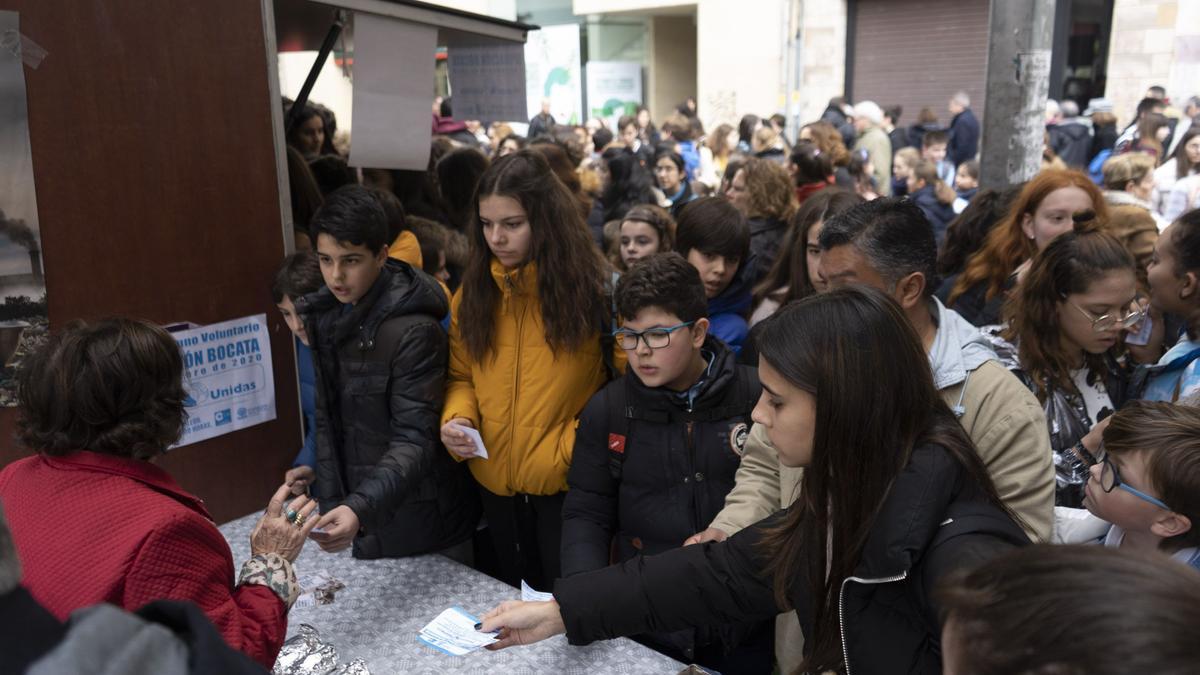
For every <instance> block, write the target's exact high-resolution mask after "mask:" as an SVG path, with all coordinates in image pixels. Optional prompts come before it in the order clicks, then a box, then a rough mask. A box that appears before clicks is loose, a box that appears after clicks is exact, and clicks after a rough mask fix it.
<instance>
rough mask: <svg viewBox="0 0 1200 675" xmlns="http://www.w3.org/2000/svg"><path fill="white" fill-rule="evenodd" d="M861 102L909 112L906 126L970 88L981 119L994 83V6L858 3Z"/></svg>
mask: <svg viewBox="0 0 1200 675" xmlns="http://www.w3.org/2000/svg"><path fill="white" fill-rule="evenodd" d="M851 2H852V3H853V9H852V13H853V18H852V21H853V26H852V27H851V30H852V31H853V36H854V38H853V39H854V42H853V52H852V54H851V55H850V58H851V59H852V64H853V65H852V68H853V70H852V72H853V80H852V81H851V87H852V91H851V92H848V93H849V94H850V96H851V100H853V101H864V100H871V101H875V102H876V103H878V104H879V105H881V106H885V107H886V106H888V105H896V104H899V105H901V106H903V107H904V112H903V114H902V116H901V118H900V126H903V127H907V126H909V125H911V124H913V123H914V122H916V120H917V113H918V112H919V111H920V110H921V108H923V107H926V106H928V107H930V108H932V109H933V111H934V112H935V113H936V114H937V116H938V120H939V121H940V122H941V123H942V124H943V125H947V124H949V123H950V112H949V111H948V110H946V104H947V102H948V101H949V100H950V97H951V96H952V95H953V94H954V93H955V92H956V91H958V90H960V89H962V90H964V91H966V92H967V94H969V95H970V96H971V108H972V109H973V110H974V111H975V114H976V115H977V116H979V117H980V118H981V119H982V118H983V113H984V100H983V99H984V91H985V84H986V78H987V47H988V0H851Z"/></svg>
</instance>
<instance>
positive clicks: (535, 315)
mask: <svg viewBox="0 0 1200 675" xmlns="http://www.w3.org/2000/svg"><path fill="white" fill-rule="evenodd" d="M475 208H476V211H475V214H474V222H473V223H472V225H471V227H470V228H469V232H468V237H469V239H470V243H471V252H470V257H469V259H468V262H467V266H466V269H465V270H464V271H463V279H462V286H461V287H460V288H459V290H458V292H457V293H456V294H455V296H454V299H453V300H452V302H451V305H450V312H451V320H450V374H449V378H448V381H447V388H446V403H445V406H444V408H443V412H442V424H443V426H442V431H441V436H442V441H443V443H444V444H445V445H446V448H447V449H448V450H449V451H450V453H451V454H452V455H454V456H455V457H456V458H458V459H460V460H466V461H467V462H468V465H469V467H470V469H471V473H472V475H474V477H475V479H476V481H478V482H479V485H480V487H481V493H482V495H483V507H484V513H485V514H486V515H487V521H488V526H489V529H490V531H491V538H492V541H493V543H494V544H495V545H496V548H497V553H498V557H499V563H500V568H501V569H500V572H501V574H502V576H503V579H504V580H505V581H508V582H509V583H512V584H514V585H516V584H517V583H519V582H520V581H521V580H522V579H524V580H526V581H528V582H529V583H530V584H531V585H533V586H534V587H535V588H542V589H548V588H549V584H550V583H551V582H553V580H554V579H555V578H557V577H558V574H559V564H558V560H559V541H560V528H561V516H560V513H561V510H562V502H563V496H564V494H565V493H564V491H565V490H566V487H567V468H568V466H569V464H570V459H571V448H572V447H573V445H574V441H575V424H576V417H577V416H578V415H579V412H580V411H581V410H583V407H584V405H586V404H587V401H588V399H589V398H591V396H592V394H593V393H595V392H596V390H597V389H599V388H600V386H601V385H603V384H604V382H605V380H606V376H607V368H606V359H605V357H604V355H603V349H604V346H605V345H607V346H608V347H611V346H612V345H611V343H609V341H607V340H604V339H602V337H601V331H602V330H605V332H607V325H606V324H607V320H608V315H609V301H608V300H607V299H606V292H605V287H604V284H605V281H606V280H607V279H608V278H609V273H608V271H607V264H606V263H605V261H604V259H603V258H602V257H601V255H600V251H599V250H598V249H597V248H596V246H595V245H594V244H593V243H592V239H591V237H590V236H589V233H588V229H587V227H586V226H585V225H584V223H583V218H582V217H581V216H580V213H579V207H578V204H577V202H576V201H575V198H574V197H573V196H572V195H571V193H570V191H569V190H568V189H567V188H566V186H564V185H563V184H562V181H560V180H558V179H557V178H556V177H555V175H554V172H553V171H552V170H551V168H550V166H549V164H547V163H546V160H545V159H544V158H543V157H542V156H541V155H540V154H538V153H537V152H535V151H532V150H522V151H520V152H517V153H515V154H512V155H509V156H506V157H502V158H500V159H498V160H496V161H495V162H494V163H493V164H492V165H491V166H490V167H488V169H487V171H485V172H484V174H483V177H482V178H481V179H480V181H479V188H478V192H477V195H476V207H475ZM613 358H614V359H616V358H621V359H623V355H620V354H617V355H615V356H614V357H613ZM463 427H469V428H473V429H476V430H478V431H479V433H480V435H481V436H482V439H483V444H484V446H485V447H486V450H487V456H486V458H485V457H482V456H481V455H480V454H478V451H479V450H480V449H479V448H477V447H476V446H475V444H474V443H473V442H472V441H471V439H470V437H469V436H468V434H467V432H466V431H464V430H463Z"/></svg>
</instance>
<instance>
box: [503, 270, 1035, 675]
mask: <svg viewBox="0 0 1200 675" xmlns="http://www.w3.org/2000/svg"><path fill="white" fill-rule="evenodd" d="M759 348H760V349H761V354H762V358H761V360H760V362H759V376H760V378H761V381H762V384H763V394H762V397H761V398H760V399H759V402H758V405H757V407H756V408H755V410H754V414H753V417H754V421H755V422H756V423H758V424H760V425H762V426H763V427H764V428H765V429H766V433H767V435H768V437H769V438H770V440H771V442H772V443H773V444H774V446H775V447H776V449H777V450H778V452H779V458H780V462H781V463H783V464H784V465H786V466H794V467H804V468H805V475H804V481H803V483H802V486H801V494H800V496H799V499H798V500H797V502H796V503H795V505H794V506H793V507H791V508H790V509H789V510H788V511H786V512H784V513H782V514H776V515H775V516H771V517H769V518H768V519H766V520H764V521H763V522H761V523H759V524H758V525H756V526H752V527H750V528H747V529H745V530H742V531H741V532H739V533H738V534H735V535H734V536H732V537H730V538H729V539H728V540H726V541H723V542H721V543H711V542H710V543H707V544H703V545H696V546H688V547H685V548H682V549H677V550H674V551H670V552H667V553H664V554H662V555H659V556H650V557H645V558H641V559H635V560H634V561H631V562H630V563H626V564H624V565H621V566H615V567H609V568H607V569H603V570H597V571H595V572H589V573H584V574H579V575H575V576H573V577H570V578H568V579H563V580H560V581H559V582H558V584H557V585H556V586H555V592H554V596H555V600H554V601H551V602H547V603H504V604H502V605H501V606H500V607H498V608H497V609H496V610H493V611H492V612H490V613H489V614H488V615H487V616H486V617H484V621H483V623H482V626H481V629H482V630H499V637H498V640H497V643H496V645H495V647H494V648H503V647H507V646H510V645H514V644H525V643H529V642H535V641H537V640H540V639H544V638H545V637H548V636H550V635H553V634H555V633H562V632H565V633H566V634H567V637H568V640H569V641H570V642H571V643H573V644H586V643H589V642H591V641H593V640H597V639H606V638H612V637H616V636H619V635H627V634H631V633H636V632H640V631H642V630H646V629H648V628H653V629H654V630H664V629H667V630H673V629H677V628H683V627H687V626H699V625H709V624H715V623H721V622H726V621H731V620H742V619H746V618H752V617H753V618H760V617H763V618H765V617H769V616H772V615H774V614H776V613H777V612H778V611H780V610H781V609H791V610H794V611H795V612H796V614H797V616H798V618H799V620H800V624H801V626H802V627H803V629H804V633H805V638H806V639H805V645H804V647H805V660H804V662H803V664H802V665H801V666H800V668H799V671H800V672H808V673H816V672H823V671H827V670H834V671H839V672H847V673H855V674H856V675H859V674H861V673H904V672H907V673H930V674H932V673H939V672H940V671H941V662H940V653H939V651H938V636H939V632H940V631H939V629H938V626H937V621H936V617H937V607H936V603H935V602H934V601H933V600H932V599H931V595H930V594H931V593H932V590H933V588H934V586H936V584H937V582H938V580H939V579H940V578H941V577H943V576H944V575H946V574H947V573H949V572H951V571H952V570H954V569H956V568H959V567H961V566H965V565H970V564H972V563H974V562H978V561H980V560H985V559H988V558H990V557H991V556H993V555H995V554H996V553H998V552H1000V551H1003V550H1007V549H1009V548H1011V547H1013V546H1016V545H1020V544H1023V543H1026V542H1027V541H1028V540H1027V539H1026V537H1025V535H1024V534H1023V533H1022V532H1021V529H1020V528H1019V527H1018V526H1017V524H1016V523H1015V522H1014V521H1013V519H1012V516H1011V515H1010V514H1009V513H1008V512H1006V511H1005V509H1004V507H1003V506H1002V505H1001V503H1000V500H999V497H998V496H997V495H996V491H995V488H994V486H993V485H992V482H991V480H990V478H989V477H988V474H987V471H986V469H985V468H984V466H983V463H982V461H981V460H980V459H979V457H978V455H976V453H975V451H974V449H973V448H972V446H971V442H970V440H969V439H968V437H967V436H966V432H964V431H963V429H962V427H960V426H959V425H958V424H957V422H956V421H955V418H954V415H953V413H952V412H951V411H950V409H949V408H948V407H947V406H946V404H945V403H943V402H942V400H941V398H940V397H939V395H938V392H937V389H936V388H935V386H934V383H933V376H932V373H931V371H930V368H929V364H928V356H927V355H926V353H925V350H924V348H923V347H922V345H921V342H920V339H919V338H918V337H917V335H916V333H915V332H914V330H913V328H912V326H911V324H910V323H909V322H908V321H907V319H906V318H905V315H904V313H903V310H901V308H900V306H899V305H897V304H896V303H895V301H893V300H892V299H891V298H889V297H887V296H885V295H884V294H883V293H881V292H879V291H876V290H872V289H867V288H864V287H851V288H845V289H839V290H836V291H830V292H828V293H823V294H820V295H814V296H811V297H809V298H806V299H804V300H801V301H800V302H797V303H795V304H794V305H791V306H790V307H788V308H785V309H783V310H782V311H781V312H780V313H779V314H777V315H776V316H775V317H774V318H772V319H770V320H769V321H767V322H766V323H765V324H764V330H763V331H762V334H761V337H760V338H759Z"/></svg>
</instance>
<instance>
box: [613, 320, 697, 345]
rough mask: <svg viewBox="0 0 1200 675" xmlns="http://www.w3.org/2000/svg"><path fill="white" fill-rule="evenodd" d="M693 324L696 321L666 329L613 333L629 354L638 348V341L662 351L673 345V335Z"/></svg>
mask: <svg viewBox="0 0 1200 675" xmlns="http://www.w3.org/2000/svg"><path fill="white" fill-rule="evenodd" d="M693 323H695V321H685V322H683V323H680V324H676V325H674V326H668V327H666V328H647V329H646V330H642V331H636V330H629V329H627V328H621V329H620V330H616V331H613V337H615V338H617V344H619V345H621V349H624V350H625V351H628V352H631V351H633V350H635V349H637V348H638V340H642V341H644V342H645V343H646V346H647V347H649V348H650V349H662V348H663V347H667V346H669V345H670V344H671V333H674V332H675V331H677V330H679V329H680V328H687V327H688V326H690V325H692V324H693Z"/></svg>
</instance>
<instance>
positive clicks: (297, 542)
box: [250, 483, 320, 562]
mask: <svg viewBox="0 0 1200 675" xmlns="http://www.w3.org/2000/svg"><path fill="white" fill-rule="evenodd" d="M291 491H292V490H291V488H290V487H289V486H288V485H287V484H286V483H285V484H284V485H281V486H279V489H278V490H276V491H275V496H273V497H271V502H270V503H269V504H267V512H266V513H265V514H264V515H263V517H262V518H259V519H258V524H257V525H255V526H254V531H253V532H251V533H250V555H252V556H256V555H266V554H268V553H276V554H278V555H280V556H282V557H284V558H286V559H287V560H288V562H295V561H296V557H297V556H299V555H300V549H302V548H304V540H305V538H307V537H308V533H309V532H310V531H311V530H312V529H313V528H314V527H316V526H317V521H318V520H320V519H319V518H311V517H310V516H312V514H313V512H314V511H316V509H317V502H316V501H315V500H313V499H312V498H310V497H307V496H300V497H297V498H295V499H293V500H292V503H291V504H288V505H287V508H286V509H285V508H284V500H286V499H287V498H288V496H290V495H291ZM293 514H294V515H293ZM289 515H291V517H290V518H289V517H288V516H289Z"/></svg>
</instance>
